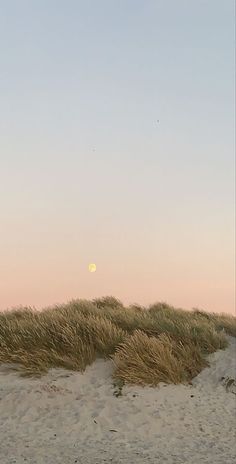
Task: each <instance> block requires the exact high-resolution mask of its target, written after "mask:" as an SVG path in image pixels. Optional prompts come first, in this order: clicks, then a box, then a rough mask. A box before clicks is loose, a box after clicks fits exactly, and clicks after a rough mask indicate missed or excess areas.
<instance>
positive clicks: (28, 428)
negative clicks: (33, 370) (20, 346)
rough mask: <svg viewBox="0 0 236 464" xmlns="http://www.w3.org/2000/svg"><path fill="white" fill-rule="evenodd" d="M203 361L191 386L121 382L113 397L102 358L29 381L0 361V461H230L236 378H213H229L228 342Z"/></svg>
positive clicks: (234, 349)
mask: <svg viewBox="0 0 236 464" xmlns="http://www.w3.org/2000/svg"><path fill="white" fill-rule="evenodd" d="M209 359H210V360H211V367H210V368H207V369H205V370H204V371H202V373H201V374H200V375H199V376H198V377H196V378H195V379H194V381H193V386H183V385H178V386H173V385H169V386H164V385H163V384H162V385H161V386H160V387H159V388H155V389H154V388H148V387H145V388H141V387H125V388H124V389H123V396H121V397H119V398H116V397H115V396H114V394H113V393H114V387H113V385H112V379H111V373H112V369H113V366H112V363H111V362H110V361H107V362H104V361H102V360H98V361H96V362H95V363H94V364H93V365H92V366H90V367H88V368H87V369H86V372H85V373H84V374H80V373H74V372H73V373H72V372H68V371H64V370H61V369H60V370H57V369H53V370H51V371H50V373H49V374H47V375H46V376H44V377H43V378H41V379H37V380H35V379H26V378H21V377H19V374H17V373H14V372H12V371H9V369H8V368H6V366H1V367H0V456H1V458H0V462H1V464H12V463H17V464H23V463H31V464H33V463H34V464H73V463H76V462H77V463H81V464H100V463H113V464H118V463H124V464H134V463H135V464H145V463H153V464H154V463H155V464H156V463H157V464H165V463H166V464H178V463H181V464H184V463H186V464H199V463H209V464H232V463H233V462H236V461H235V457H236V434H235V426H236V394H235V393H236V383H235V385H231V387H230V388H229V391H228V392H226V387H225V385H223V382H222V381H221V377H225V378H227V377H230V378H234V379H235V378H236V339H233V338H230V346H229V348H227V350H225V351H218V352H216V353H214V354H213V355H211V356H210V357H209ZM225 382H226V380H225ZM134 395H135V396H134ZM191 395H193V397H191ZM112 430H113V431H112Z"/></svg>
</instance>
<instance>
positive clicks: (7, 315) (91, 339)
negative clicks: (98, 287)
mask: <svg viewBox="0 0 236 464" xmlns="http://www.w3.org/2000/svg"><path fill="white" fill-rule="evenodd" d="M226 333H227V334H229V335H234V336H236V318H235V317H233V316H228V315H225V314H221V315H217V314H215V313H214V314H209V313H206V312H204V311H200V310H194V311H185V310H182V309H175V308H173V307H171V306H169V305H167V304H166V303H156V304H154V305H151V306H149V308H146V309H145V308H143V307H142V306H139V305H137V304H135V305H131V306H129V307H124V306H123V304H122V303H121V302H120V301H119V300H117V299H115V298H114V297H111V296H108V297H104V298H99V299H98V298H97V299H95V300H93V301H87V300H72V301H71V302H69V303H67V304H63V305H56V306H54V307H49V308H45V309H44V310H43V311H36V310H35V309H31V308H18V309H15V310H11V311H5V312H1V313H0V363H10V364H11V365H14V366H18V368H19V369H20V371H21V373H22V375H42V374H43V373H45V372H47V371H48V369H50V368H52V367H62V368H66V369H70V370H79V371H84V370H85V368H86V366H88V365H89V364H91V363H92V362H93V361H94V360H95V359H96V358H98V357H102V358H104V359H112V360H113V363H114V366H115V370H114V378H115V379H116V381H118V380H119V381H121V382H122V383H134V384H140V385H146V384H147V385H153V386H154V385H157V384H158V383H159V382H167V383H180V382H189V381H190V380H191V379H192V378H193V377H194V376H196V375H197V374H198V373H199V372H200V371H201V369H202V368H203V367H205V366H206V365H207V360H206V355H207V354H209V353H212V352H214V351H216V350H218V349H223V348H225V347H226V346H227V339H226V337H225V334H226Z"/></svg>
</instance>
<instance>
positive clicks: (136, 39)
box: [0, 0, 234, 311]
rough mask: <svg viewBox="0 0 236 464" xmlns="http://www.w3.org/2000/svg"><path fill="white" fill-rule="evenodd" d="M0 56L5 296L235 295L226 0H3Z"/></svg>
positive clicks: (209, 301) (10, 301) (216, 298)
mask: <svg viewBox="0 0 236 464" xmlns="http://www.w3.org/2000/svg"><path fill="white" fill-rule="evenodd" d="M0 57H1V58H0V82H1V85H0V101H1V107H0V207H1V211H2V214H1V219H0V221H1V223H2V224H0V225H1V231H2V232H1V237H2V240H1V243H0V252H1V255H2V259H1V262H2V264H1V265H0V277H1V279H0V281H1V284H0V290H1V294H2V301H1V300H0V305H1V306H4V307H5V306H11V305H16V304H31V305H36V306H37V305H43V304H49V303H53V302H54V301H55V300H58V299H59V300H62V301H63V300H67V299H70V298H71V297H80V296H81V297H88V298H90V297H93V296H99V295H100V294H111V293H112V294H115V295H114V296H117V297H120V298H121V299H123V300H124V301H134V300H138V301H139V302H140V303H142V302H144V303H145V304H147V303H149V302H150V303H151V302H152V301H153V299H154V300H158V299H164V300H167V301H169V302H170V303H173V304H178V305H183V306H187V307H189V306H191V305H192V306H194V305H197V304H198V305H202V306H204V307H206V309H210V310H214V309H217V310H220V309H221V308H222V310H224V311H226V310H230V311H232V308H233V304H234V297H233V293H234V285H233V276H234V264H233V255H234V239H233V234H234V212H233V211H234V2H233V1H231V0H227V1H225V2H223V1H217V0H216V1H213V0H205V1H203V0H198V1H196V0H194V1H193V0H188V1H187V0H178V2H177V1H174V0H172V1H168V0H166V1H164V0H163V1H161V0H155V1H152V0H142V1H141V0H135V1H134V0H132V1H131V0H126V1H119V0H116V1H115V0H114V1H112V0H109V1H108V0H106V1H105V0H99V1H95V0H93V1H88V0H87V1H79V0H78V1H73V0H69V1H67V2H66V1H52V0H47V1H40V2H39V1H33V0H31V1H25V0H22V1H21V2H18V1H14V0H12V1H10V2H6V1H0ZM50 256H52V258H50ZM89 262H96V264H97V273H96V277H95V278H96V279H97V280H96V281H95V280H94V281H93V283H91V275H89V274H88V272H87V263H89ZM45 269H48V271H45ZM47 272H48V273H49V274H50V275H51V276H52V275H54V276H55V279H54V283H53V285H52V282H51V281H50V279H48V275H47ZM1 273H2V276H1ZM93 277H94V276H93ZM140 285H141V287H140ZM1 286H2V287H1ZM142 287H143V288H142ZM186 287H187V288H186ZM13 288H14V289H15V291H14V295H13V294H12V289H13Z"/></svg>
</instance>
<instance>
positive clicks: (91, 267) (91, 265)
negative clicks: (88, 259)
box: [88, 263, 97, 272]
mask: <svg viewBox="0 0 236 464" xmlns="http://www.w3.org/2000/svg"><path fill="white" fill-rule="evenodd" d="M88 268H89V272H95V271H96V269H97V267H96V264H94V263H91V264H89V267H88Z"/></svg>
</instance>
